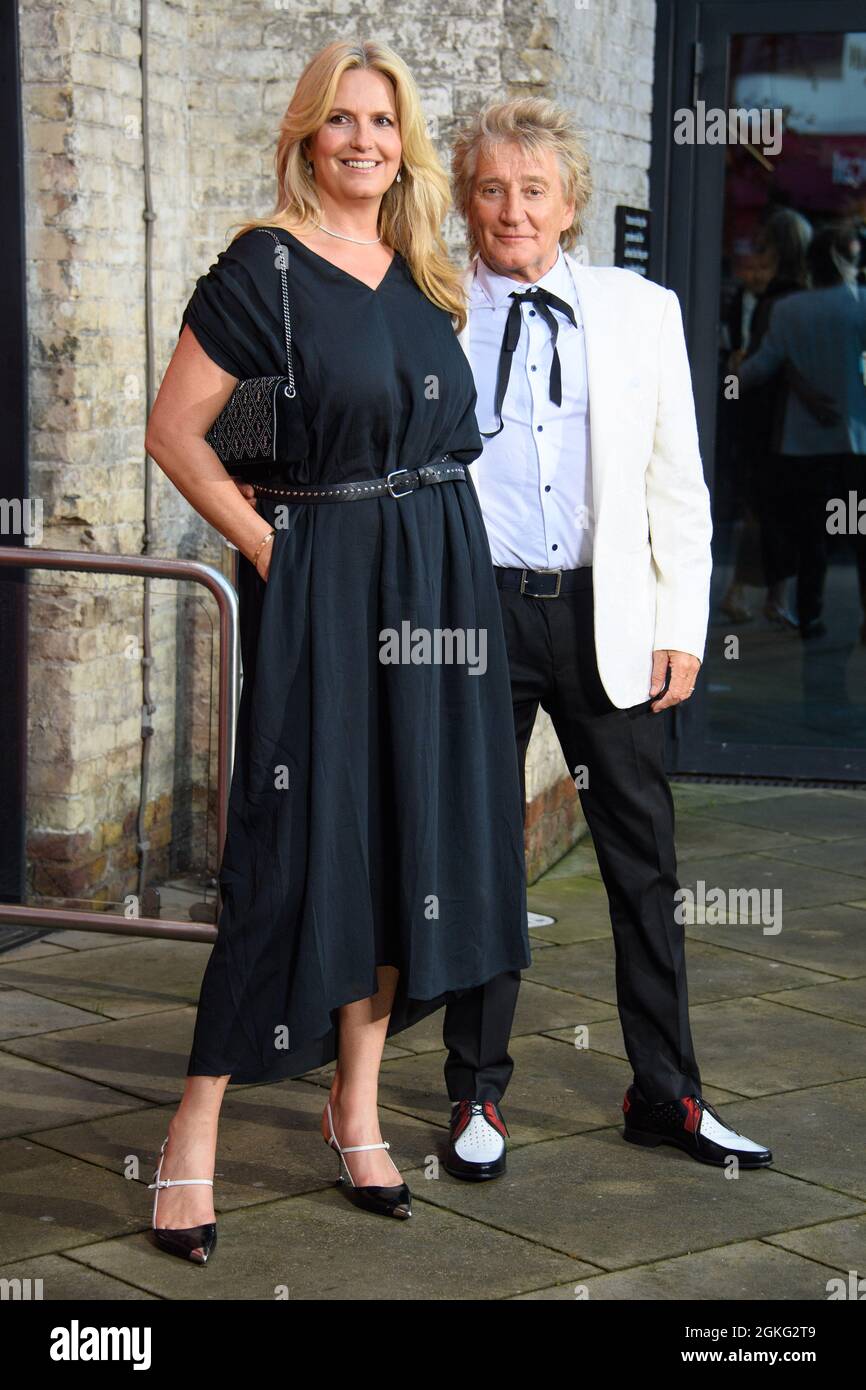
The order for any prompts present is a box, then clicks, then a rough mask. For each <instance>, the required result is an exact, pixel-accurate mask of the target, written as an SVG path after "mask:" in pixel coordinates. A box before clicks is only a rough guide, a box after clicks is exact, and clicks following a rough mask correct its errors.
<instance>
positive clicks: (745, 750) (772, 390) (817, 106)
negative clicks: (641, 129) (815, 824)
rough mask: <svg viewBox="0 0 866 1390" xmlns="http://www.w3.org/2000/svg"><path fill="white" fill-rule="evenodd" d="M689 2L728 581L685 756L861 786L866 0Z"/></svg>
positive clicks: (688, 154) (683, 175)
mask: <svg viewBox="0 0 866 1390" xmlns="http://www.w3.org/2000/svg"><path fill="white" fill-rule="evenodd" d="M691 11H692V14H693V19H694V37H693V41H692V44H689V45H688V46H686V45H682V44H681V48H680V54H679V59H678V61H679V66H680V69H681V70H680V72H679V74H678V75H677V74H675V75H674V82H673V84H672V90H673V91H674V92H675V93H676V92H677V91H679V95H680V98H682V94H683V88H684V85H685V82H687V81H688V79H689V78H690V79H691V84H690V85H691V90H690V91H689V92H688V98H687V100H686V102H685V103H684V104H683V105H682V106H680V107H675V106H674V103H673V102H672V103H671V107H670V108H669V110H668V113H667V114H668V116H669V117H670V118H671V139H672V145H673V149H672V152H671V155H670V174H671V179H670V184H669V197H668V203H669V213H668V215H669V227H670V231H671V236H670V238H669V246H668V263H667V266H666V275H665V277H664V278H665V282H666V283H667V284H670V285H671V286H672V287H673V288H674V289H676V290H677V291H678V293H679V294H680V297H681V300H682V301H683V305H684V310H685V311H686V314H685V316H686V322H687V325H688V333H689V350H690V356H691V360H692V366H693V372H694V376H695V387H696V401H697V405H698V412H699V417H700V428H701V438H702V453H703V457H704V462H705V468H706V471H707V479H708V483H709V485H710V488H711V493H712V499H713V521H714V540H713V587H712V606H711V618H710V628H709V634H708V641H707V651H706V657H705V665H704V672H703V680H702V682H701V684H700V686H699V691H700V698H699V699H698V701H697V702H696V703H695V705H694V708H693V709H692V708H688V709H684V710H683V711H682V713H680V714H678V717H677V719H676V721H675V724H674V730H673V733H674V738H673V741H672V755H673V764H674V767H675V769H676V770H679V771H695V772H708V773H713V772H715V773H718V772H726V771H729V772H731V773H741V774H742V773H751V774H755V775H764V776H791V777H796V778H819V779H827V780H832V779H846V780H847V779H852V780H860V779H863V780H866V271H864V266H866V9H864V8H863V7H861V6H859V5H853V4H848V3H834V0H825V3H822V4H818V3H815V2H814V0H811V2H809V0H806V2H804V3H798V0H788V3H786V4H784V5H780V4H776V3H766V4H765V3H760V0H758V3H752V4H744V3H741V2H740V3H718V4H713V3H706V4H699V5H697V6H692V7H691ZM686 66H687V67H689V68H691V71H690V72H684V71H682V69H683V68H684V67H686ZM658 131H659V123H658V120H657V124H656V138H658ZM678 146H679V147H678ZM678 175H679V178H678ZM684 224H685V228H687V231H686V230H685V229H684ZM659 278H661V277H659ZM861 502H862V506H861V505H860V504H861Z"/></svg>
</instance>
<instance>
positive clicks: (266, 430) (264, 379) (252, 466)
mask: <svg viewBox="0 0 866 1390" xmlns="http://www.w3.org/2000/svg"><path fill="white" fill-rule="evenodd" d="M256 230H257V231H260V232H267V234H268V236H272V237H273V238H274V241H275V242H276V244H277V246H278V247H279V252H278V254H277V255H276V256H275V258H274V259H275V264H276V265H277V266H278V268H279V272H280V279H281V282H282V299H283V326H284V329H285V335H286V375H285V376H251V377H246V378H245V379H244V380H242V381H239V382H238V384H237V386H236V387H235V389H234V391H233V392H232V394H231V395H230V396H229V399H228V400H227V401H226V403H225V405H224V406H223V408H222V410H221V411H220V413H219V415H218V416H217V418H216V419H215V420H214V422H213V424H212V425H211V427H210V429H209V430H208V432H207V434H206V435H205V439H206V440H207V442H208V444H209V445H210V446H211V448H212V449H213V450H214V452H215V453H216V455H217V456H218V458H219V460H220V462H221V463H222V465H223V467H224V468H225V470H226V472H227V473H230V474H231V475H232V477H245V476H246V475H247V474H248V473H252V472H256V473H257V474H260V475H261V474H263V473H267V474H268V475H269V476H271V475H273V474H274V471H275V465H280V464H286V463H298V462H300V461H301V460H302V459H305V458H306V456H307V451H308V450H307V432H306V428H305V425H304V417H303V411H302V407H301V399H300V397H299V395H298V393H297V389H296V387H295V374H294V370H293V368H292V320H291V315H290V313H289V284H288V267H289V248H288V247H287V246H286V245H285V244H284V243H283V242H282V241H280V239H279V237H278V236H276V234H275V233H274V232H272V231H271V230H270V229H269V228H268V227H258V228H256Z"/></svg>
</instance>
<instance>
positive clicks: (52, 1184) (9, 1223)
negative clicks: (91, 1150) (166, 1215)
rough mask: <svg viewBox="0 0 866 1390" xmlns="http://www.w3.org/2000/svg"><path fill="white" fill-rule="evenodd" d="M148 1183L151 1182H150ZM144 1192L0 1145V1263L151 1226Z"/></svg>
mask: <svg viewBox="0 0 866 1390" xmlns="http://www.w3.org/2000/svg"><path fill="white" fill-rule="evenodd" d="M148 1181H150V1179H148ZM147 1195H148V1194H147V1192H146V1191H145V1189H144V1188H142V1186H141V1185H140V1184H139V1183H137V1182H130V1181H126V1180H124V1179H123V1178H121V1177H118V1176H117V1175H116V1174H114V1173H110V1172H108V1170H107V1169H106V1168H103V1167H100V1166H99V1165H97V1164H93V1163H82V1162H80V1161H79V1160H77V1159H74V1158H70V1157H68V1156H67V1155H66V1154H60V1153H56V1152H54V1150H52V1149H49V1148H45V1147H44V1146H43V1145H41V1144H40V1143H39V1142H38V1140H36V1139H34V1140H26V1139H4V1140H2V1141H0V1212H2V1221H0V1264H9V1263H13V1262H20V1261H21V1260H24V1259H28V1258H29V1257H30V1256H33V1255H44V1254H49V1253H58V1252H60V1251H64V1252H67V1253H68V1251H69V1250H70V1249H72V1248H74V1247H75V1246H76V1245H84V1244H90V1243H91V1242H92V1241H94V1240H100V1239H104V1238H106V1237H109V1236H116V1235H125V1234H126V1233H127V1232H129V1231H135V1230H138V1229H139V1228H140V1227H141V1226H142V1225H143V1224H147V1225H149V1224H150V1223H149V1218H148V1217H147V1215H146V1211H143V1210H142V1207H143V1202H142V1198H143V1197H145V1198H146V1197H147Z"/></svg>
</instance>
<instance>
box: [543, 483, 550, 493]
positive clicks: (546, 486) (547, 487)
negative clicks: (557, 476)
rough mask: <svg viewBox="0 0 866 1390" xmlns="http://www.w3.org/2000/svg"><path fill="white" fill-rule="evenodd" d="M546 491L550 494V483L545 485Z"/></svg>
mask: <svg viewBox="0 0 866 1390" xmlns="http://www.w3.org/2000/svg"><path fill="white" fill-rule="evenodd" d="M544 491H545V492H550V483H546V484H545V487H544Z"/></svg>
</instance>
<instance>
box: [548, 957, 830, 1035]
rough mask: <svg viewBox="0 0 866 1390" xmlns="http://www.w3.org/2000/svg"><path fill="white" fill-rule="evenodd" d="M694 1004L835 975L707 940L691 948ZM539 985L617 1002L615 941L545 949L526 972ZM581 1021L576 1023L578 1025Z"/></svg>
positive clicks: (690, 983)
mask: <svg viewBox="0 0 866 1390" xmlns="http://www.w3.org/2000/svg"><path fill="white" fill-rule="evenodd" d="M686 967H687V972H688V986H689V1002H690V1003H692V1004H703V1003H709V1002H710V1001H711V1000H713V999H732V998H737V997H739V996H740V995H744V994H762V993H764V992H765V991H768V990H779V989H785V988H791V987H794V986H799V985H808V984H822V983H827V982H829V981H830V980H832V976H830V975H826V974H821V973H820V972H819V971H812V970H806V969H804V968H803V967H801V966H795V965H786V964H785V963H784V962H782V961H777V960H773V959H765V958H762V957H760V956H749V955H746V954H745V953H744V952H740V951H725V950H722V949H721V948H720V947H717V946H713V945H710V944H707V943H704V942H702V941H690V942H689V944H688V946H687V949H686ZM526 975H527V978H528V979H530V980H532V981H534V982H535V983H536V984H545V985H550V986H555V987H556V989H558V990H567V991H570V992H572V993H574V994H580V993H583V994H586V995H588V996H589V997H590V998H592V999H598V1000H601V1001H602V1002H603V1003H606V1004H610V1005H615V1004H616V974H615V957H614V947H613V937H612V936H611V937H610V938H609V939H606V940H603V941H602V940H595V941H587V942H580V943H579V944H576V945H573V946H558V947H556V949H555V950H553V951H545V952H544V954H543V955H541V956H540V957H539V959H538V960H536V961H533V963H532V966H531V968H530V969H529V970H528V971H527V972H526ZM579 1021H580V1020H578V1019H575V1022H579Z"/></svg>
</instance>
